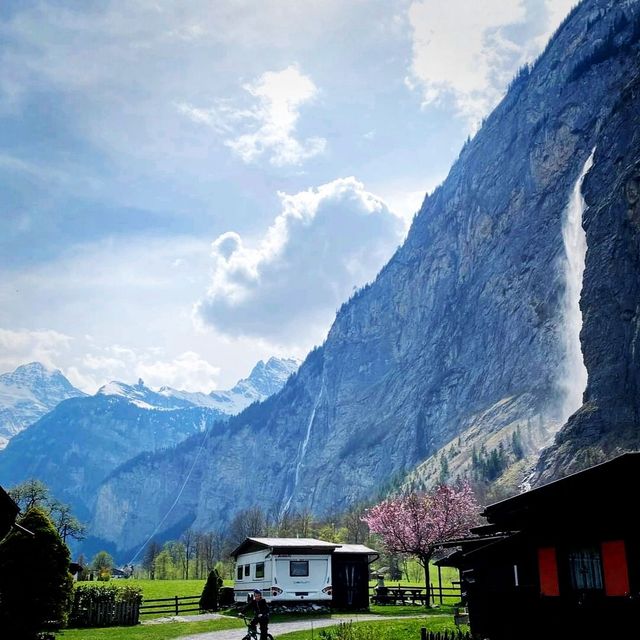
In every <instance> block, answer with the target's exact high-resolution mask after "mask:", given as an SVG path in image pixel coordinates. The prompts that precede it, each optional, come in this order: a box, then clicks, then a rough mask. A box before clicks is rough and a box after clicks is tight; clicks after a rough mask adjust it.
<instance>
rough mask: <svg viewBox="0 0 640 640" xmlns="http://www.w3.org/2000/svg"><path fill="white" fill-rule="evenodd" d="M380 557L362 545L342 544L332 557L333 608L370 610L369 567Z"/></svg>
mask: <svg viewBox="0 0 640 640" xmlns="http://www.w3.org/2000/svg"><path fill="white" fill-rule="evenodd" d="M378 557H379V554H378V552H377V551H374V550H373V549H369V547H365V546H364V545H362V544H341V545H340V546H339V547H338V548H337V549H335V551H334V552H333V554H332V556H331V572H332V574H333V600H332V606H333V607H334V608H336V609H352V610H356V611H357V610H361V609H368V608H369V566H370V565H371V563H372V562H373V561H374V560H376V559H377V558H378Z"/></svg>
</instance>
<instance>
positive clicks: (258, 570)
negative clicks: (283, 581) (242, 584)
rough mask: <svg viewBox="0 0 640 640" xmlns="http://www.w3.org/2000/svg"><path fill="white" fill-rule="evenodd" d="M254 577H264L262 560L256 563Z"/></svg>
mask: <svg viewBox="0 0 640 640" xmlns="http://www.w3.org/2000/svg"><path fill="white" fill-rule="evenodd" d="M256 578H264V562H258V563H257V564H256Z"/></svg>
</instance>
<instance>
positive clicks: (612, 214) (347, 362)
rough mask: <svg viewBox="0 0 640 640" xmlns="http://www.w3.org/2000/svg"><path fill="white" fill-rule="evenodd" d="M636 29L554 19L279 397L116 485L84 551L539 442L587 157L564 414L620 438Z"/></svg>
mask: <svg viewBox="0 0 640 640" xmlns="http://www.w3.org/2000/svg"><path fill="white" fill-rule="evenodd" d="M639 13H640V7H639V4H638V3H637V2H624V3H619V2H614V1H613V0H587V1H586V2H583V3H582V4H581V5H580V6H579V7H578V8H577V9H575V10H574V11H572V13H571V15H570V18H569V19H568V20H567V21H566V22H565V23H564V24H563V26H562V27H561V29H560V30H559V32H558V33H557V34H556V36H555V37H554V38H553V40H552V42H551V43H550V45H549V46H548V48H547V50H546V51H545V53H544V54H543V55H542V56H541V58H540V59H539V61H538V62H537V63H536V65H535V66H534V68H533V69H532V70H531V71H529V70H525V71H523V72H522V73H521V74H520V75H519V76H518V77H517V78H516V79H515V80H514V82H513V84H512V87H511V88H510V91H509V93H508V95H507V96H506V97H505V99H504V100H503V102H502V103H501V104H500V105H499V106H498V108H497V109H496V110H495V111H494V113H493V114H492V115H491V116H490V117H489V118H488V119H487V121H486V122H485V124H484V126H483V127H482V129H481V130H480V131H479V133H478V134H477V135H476V137H475V138H474V139H473V141H471V142H470V143H469V144H468V145H467V146H466V147H465V148H464V149H463V151H462V153H461V155H460V158H459V160H458V161H457V162H456V164H455V165H454V167H453V168H452V170H451V172H450V174H449V176H448V178H447V180H446V181H445V182H444V184H443V185H442V186H441V187H439V188H438V189H437V190H436V191H435V192H434V193H433V194H432V195H431V196H429V197H428V198H427V199H426V200H425V202H424V204H423V206H422V209H421V210H420V212H419V214H418V215H417V217H416V219H415V220H414V223H413V226H412V228H411V231H410V233H409V236H408V238H407V240H406V242H405V244H404V245H403V246H402V247H401V248H400V249H399V250H398V251H397V253H396V255H395V256H394V257H393V258H392V260H391V261H390V262H389V263H388V264H387V266H386V267H385V268H384V269H383V270H382V272H381V273H380V274H379V276H378V278H377V279H376V281H375V282H374V283H373V284H371V285H370V286H368V287H366V288H365V289H364V290H362V291H361V292H359V293H358V294H357V295H356V296H355V297H354V298H353V299H352V300H350V301H349V302H348V303H347V304H345V305H344V306H343V308H342V309H341V310H340V312H339V313H338V315H337V317H336V320H335V323H334V325H333V327H332V328H331V331H330V333H329V335H328V338H327V340H326V342H325V344H324V345H323V346H322V347H320V348H318V349H316V350H315V351H314V352H312V353H311V354H310V355H309V356H308V358H307V360H306V361H305V362H304V364H303V365H302V366H301V368H300V370H299V371H298V373H297V374H296V375H295V376H294V377H293V378H292V379H290V380H289V382H288V384H287V385H286V386H285V388H284V389H283V390H282V391H281V392H280V393H279V394H278V395H277V396H275V397H273V398H271V399H269V400H268V401H266V402H265V403H263V404H261V405H256V406H252V407H250V408H249V409H248V410H247V411H245V412H243V413H242V414H240V415H239V416H237V417H236V418H232V419H231V420H230V421H229V423H228V424H226V425H224V426H222V427H221V428H220V429H217V430H216V431H215V432H214V433H211V434H210V435H209V436H208V437H207V439H206V440H204V441H202V440H195V439H191V440H189V441H187V442H186V443H184V444H183V445H181V446H179V447H178V449H177V450H176V451H173V452H170V453H166V454H162V455H161V456H156V457H152V458H145V459H144V460H140V461H139V462H138V463H137V464H136V465H128V466H127V468H126V469H123V470H121V471H120V472H116V473H114V474H113V475H112V476H111V477H110V478H109V479H108V481H107V482H106V483H104V484H103V485H102V487H101V488H100V490H99V493H98V498H97V503H96V511H95V516H94V520H93V523H92V528H93V530H94V533H95V534H96V535H99V536H101V537H102V538H103V539H105V540H109V541H111V542H113V543H115V544H117V545H118V546H119V547H120V548H121V549H124V548H132V547H134V546H135V545H136V544H139V543H140V541H141V540H143V539H144V538H145V537H146V536H147V535H149V534H150V533H151V531H150V530H149V527H150V523H156V524H157V523H158V522H160V521H161V520H162V521H163V525H162V526H163V527H164V528H165V529H169V528H171V527H177V526H179V524H180V523H184V522H186V521H189V522H192V523H193V526H195V527H197V528H204V527H209V526H214V525H217V524H219V523H221V522H225V521H228V520H229V519H230V518H231V517H233V515H234V513H235V512H236V511H238V510H240V509H242V508H246V507H247V506H249V505H252V504H260V505H262V506H263V507H266V508H268V509H271V510H272V511H273V512H275V513H278V512H282V511H283V510H286V509H300V508H308V509H311V510H313V511H314V512H316V513H323V512H326V511H330V510H337V509H341V508H343V507H346V506H348V505H350V504H353V503H354V502H356V501H358V500H361V499H365V498H370V497H372V496H374V495H375V494H376V493H377V492H378V491H379V490H380V488H381V487H382V486H384V485H385V483H388V482H389V481H390V480H392V479H393V478H394V477H397V476H401V475H403V474H404V473H406V472H407V471H409V470H410V469H412V468H414V467H415V466H416V465H417V464H418V463H420V462H421V461H423V460H425V459H426V458H428V457H429V456H430V455H432V454H433V453H435V452H436V451H437V450H438V449H439V448H440V447H442V446H443V445H445V444H446V443H451V442H453V441H454V440H455V439H456V438H457V436H458V435H459V434H463V433H472V432H474V431H477V430H478V429H479V428H480V426H481V425H486V424H487V419H488V418H487V416H489V417H492V416H493V418H491V421H492V424H493V425H498V426H497V427H495V429H494V431H495V430H496V429H498V428H503V427H504V428H508V430H509V431H508V433H509V434H511V433H512V432H513V430H514V428H515V425H519V424H535V425H538V427H536V428H538V429H539V430H540V432H541V433H542V432H544V434H546V435H545V437H547V438H548V435H549V434H550V433H552V432H553V431H554V430H556V429H557V428H558V427H559V426H560V424H561V423H562V422H563V421H564V420H565V419H566V417H567V414H566V411H567V409H566V403H565V400H566V396H565V391H564V389H565V387H566V384H565V383H566V380H565V378H566V375H567V371H566V367H565V360H566V357H567V353H566V346H565V343H566V340H565V337H564V334H565V317H564V313H565V307H564V304H563V296H564V295H565V289H566V286H565V278H564V271H563V264H564V261H565V254H564V247H563V242H562V231H561V230H562V224H563V214H564V211H565V209H566V207H567V203H568V200H569V196H570V194H571V192H572V190H573V188H574V186H575V184H576V182H577V180H578V178H579V177H580V175H581V172H582V170H583V168H584V166H585V163H586V161H587V159H588V157H589V156H590V154H591V153H592V150H593V149H594V147H595V148H596V152H595V155H594V158H593V168H592V170H591V172H590V173H589V175H588V176H587V180H586V181H585V191H586V197H587V203H588V206H589V209H588V216H587V218H586V226H587V235H588V245H589V250H588V254H587V271H586V275H585V290H584V294H583V298H582V310H583V314H584V316H585V328H584V330H583V332H582V341H583V344H584V351H585V355H586V364H587V367H588V369H589V380H590V381H589V389H588V391H587V398H588V399H589V403H590V404H588V405H587V407H586V408H585V409H583V410H582V411H581V414H584V415H586V414H587V413H588V412H589V411H591V412H592V413H593V410H592V409H590V408H589V407H593V406H595V405H597V406H598V411H599V413H598V415H599V416H601V417H600V418H598V419H599V420H600V422H599V423H598V424H599V425H600V426H601V428H602V429H604V428H605V427H606V428H610V426H611V425H610V424H609V422H608V421H609V420H610V419H613V418H614V417H616V416H618V418H617V419H622V417H624V421H625V424H626V425H628V426H629V429H633V428H634V427H636V426H637V424H638V419H637V413H635V409H633V408H631V407H634V406H636V405H634V404H633V403H631V404H630V401H629V399H630V396H631V394H633V393H634V392H635V393H636V397H637V384H638V373H637V371H638V368H637V364H638V363H637V357H638V356H637V354H636V353H635V352H634V351H633V346H634V345H635V342H634V338H635V337H636V336H637V321H636V317H637V315H636V312H637V302H638V296H637V290H636V288H637V286H638V281H639V280H640V279H639V278H638V275H639V272H638V264H637V258H636V256H637V255H638V252H637V240H636V235H635V233H636V231H634V229H636V228H637V225H638V220H637V217H638V214H637V206H638V204H637V203H638V173H637V157H636V156H635V155H634V154H636V153H637V150H638V149H640V147H638V145H637V135H638V129H639V127H638V125H639V124H640V119H639V118H638V114H637V113H636V107H637V98H636V97H634V96H636V94H635V93H634V91H635V89H634V88H633V87H635V83H636V82H637V80H638V76H639V70H638V59H639V56H638V44H637V29H638V27H637V25H638V14H639ZM634 163H635V164H634ZM610 218H613V219H615V220H616V222H615V224H613V226H611V225H612V223H611V222H610ZM607 225H609V226H607ZM634 242H635V243H636V244H634ZM613 263H615V264H613ZM603 299H605V301H604V305H602V304H601V301H602V300H603ZM605 320H606V321H605ZM619 359H622V360H623V362H620V361H619ZM612 374H615V376H616V379H617V380H620V381H621V383H620V384H622V386H624V390H620V389H619V385H618V384H614V382H612V377H611V376H612ZM576 408H577V407H573V408H572V410H575V409H576ZM607 412H609V413H607ZM581 424H585V425H588V424H592V423H589V422H588V420H585V421H584V422H582V423H581ZM482 428H484V427H482ZM585 428H586V429H587V428H588V429H591V428H595V427H588V426H585ZM599 428H600V427H599ZM494 436H495V434H494ZM495 438H496V441H497V440H499V438H498V436H495ZM543 439H544V438H542V436H540V434H538V436H536V438H535V441H536V442H537V443H538V444H539V443H540V441H541V440H543ZM533 440H534V439H532V441H533ZM461 446H464V442H461ZM187 460H192V461H193V470H192V472H191V473H190V475H189V476H188V478H187V482H186V484H185V486H184V487H183V489H182V494H181V498H180V501H179V504H178V507H176V508H175V509H174V510H173V511H172V510H170V509H169V506H170V505H171V504H172V502H173V501H174V499H175V497H176V496H177V495H178V490H179V489H180V486H181V484H180V483H179V482H178V479H180V478H182V479H184V476H182V474H181V472H180V469H184V465H185V464H186V461H187ZM549 460H551V458H549ZM549 464H551V463H549ZM550 468H551V467H550ZM114 514H117V518H116V517H115V515H114ZM141 522H144V523H145V524H144V525H143V524H141Z"/></svg>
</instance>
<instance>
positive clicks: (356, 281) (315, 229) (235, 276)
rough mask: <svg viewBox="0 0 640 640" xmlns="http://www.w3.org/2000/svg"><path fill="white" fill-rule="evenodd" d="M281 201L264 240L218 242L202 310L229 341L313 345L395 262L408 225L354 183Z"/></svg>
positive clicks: (227, 237)
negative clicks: (243, 338)
mask: <svg viewBox="0 0 640 640" xmlns="http://www.w3.org/2000/svg"><path fill="white" fill-rule="evenodd" d="M280 198H281V201H282V212H281V213H280V214H279V215H278V216H277V217H276V219H275V220H274V222H273V224H272V225H271V227H269V229H268V231H267V232H266V234H265V235H264V237H263V238H262V239H261V240H260V241H258V242H249V241H245V239H243V238H242V237H241V236H240V235H238V234H236V233H232V232H230V233H225V234H223V235H221V236H219V237H218V238H217V239H216V240H215V242H214V243H213V245H212V248H213V251H212V256H213V260H214V265H213V277H212V281H211V285H210V287H209V290H208V292H207V294H206V296H205V297H204V298H203V299H202V300H201V301H200V303H199V304H198V307H197V311H198V315H199V316H200V318H202V319H203V320H204V321H205V322H206V323H208V324H211V325H213V326H214V327H215V328H216V329H218V330H219V331H222V332H224V333H226V334H228V335H248V336H260V337H262V338H265V339H268V340H272V341H276V342H278V343H280V344H300V343H301V342H302V343H306V344H307V345H309V346H311V345H312V344H313V343H314V342H316V343H317V342H319V341H320V340H321V339H322V338H323V337H324V335H325V334H326V331H327V329H328V328H329V325H330V323H331V321H332V319H333V315H334V313H335V311H336V309H337V308H338V307H339V305H340V304H341V303H342V302H344V301H345V300H346V299H347V298H348V297H349V295H350V294H351V293H352V292H353V290H354V288H355V287H357V286H361V285H363V284H365V283H366V282H368V281H370V280H371V279H372V278H373V277H374V276H375V275H376V273H377V272H378V270H379V269H380V268H381V267H382V266H383V265H384V264H385V262H386V261H387V260H388V259H389V257H390V256H391V255H392V253H393V251H394V249H395V248H396V247H397V245H398V243H399V242H400V241H401V240H402V236H403V233H404V229H405V227H404V224H403V221H402V220H401V219H400V218H399V217H398V216H396V215H394V214H393V213H392V212H391V211H390V210H389V208H388V207H387V205H386V204H385V203H384V202H383V201H382V200H380V199H379V198H377V197H376V196H374V195H373V194H371V193H368V192H367V191H365V189H364V187H363V185H362V184H361V183H360V182H358V181H357V180H355V179H354V178H342V179H338V180H335V181H333V182H330V183H328V184H324V185H322V186H320V187H318V188H314V189H309V190H308V191H302V192H300V193H297V194H295V195H287V194H284V193H281V194H280Z"/></svg>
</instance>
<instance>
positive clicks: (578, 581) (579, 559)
mask: <svg viewBox="0 0 640 640" xmlns="http://www.w3.org/2000/svg"><path fill="white" fill-rule="evenodd" d="M568 557H569V579H570V581H571V587H572V588H573V589H575V590H576V591H596V590H601V589H602V588H603V584H602V560H601V558H600V550H599V549H598V547H581V548H576V549H571V550H570V551H569V556H568Z"/></svg>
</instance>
